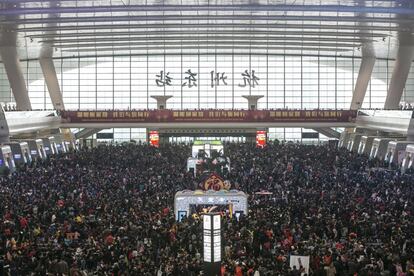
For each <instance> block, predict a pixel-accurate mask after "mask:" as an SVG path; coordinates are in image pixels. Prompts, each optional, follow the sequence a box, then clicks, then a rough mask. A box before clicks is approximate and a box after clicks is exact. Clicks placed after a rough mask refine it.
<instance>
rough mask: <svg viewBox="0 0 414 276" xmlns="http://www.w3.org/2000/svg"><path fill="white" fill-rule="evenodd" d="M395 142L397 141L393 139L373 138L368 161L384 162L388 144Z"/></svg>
mask: <svg viewBox="0 0 414 276" xmlns="http://www.w3.org/2000/svg"><path fill="white" fill-rule="evenodd" d="M396 140H397V139H395V138H375V139H374V141H373V142H372V148H371V152H370V154H369V159H374V158H378V159H380V160H384V157H385V154H386V153H387V148H388V143H389V142H391V141H396Z"/></svg>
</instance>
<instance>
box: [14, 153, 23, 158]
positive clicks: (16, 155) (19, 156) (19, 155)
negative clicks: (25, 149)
mask: <svg viewBox="0 0 414 276" xmlns="http://www.w3.org/2000/svg"><path fill="white" fill-rule="evenodd" d="M21 158H22V155H21V154H15V155H14V159H21Z"/></svg>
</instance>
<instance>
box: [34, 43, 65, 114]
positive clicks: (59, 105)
mask: <svg viewBox="0 0 414 276" xmlns="http://www.w3.org/2000/svg"><path fill="white" fill-rule="evenodd" d="M52 57H53V47H51V46H48V45H44V46H42V49H41V52H40V56H39V63H40V67H41V68H42V72H43V76H44V78H45V82H46V86H47V90H48V91H49V95H50V99H51V101H52V104H53V107H54V108H55V109H56V110H64V109H65V105H64V103H63V97H62V93H61V91H60V86H59V80H58V78H57V75H56V69H55V65H54V63H53V59H52Z"/></svg>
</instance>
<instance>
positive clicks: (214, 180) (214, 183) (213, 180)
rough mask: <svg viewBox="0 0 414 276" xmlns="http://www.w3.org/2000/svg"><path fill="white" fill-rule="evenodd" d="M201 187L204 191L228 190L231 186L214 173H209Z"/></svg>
mask: <svg viewBox="0 0 414 276" xmlns="http://www.w3.org/2000/svg"><path fill="white" fill-rule="evenodd" d="M202 187H203V189H204V190H206V191H207V190H215V191H220V190H230V188H231V184H230V182H229V181H225V180H224V179H223V178H222V177H221V176H219V175H218V174H216V173H211V174H210V175H209V176H208V177H207V178H206V179H205V180H204V181H203V182H202Z"/></svg>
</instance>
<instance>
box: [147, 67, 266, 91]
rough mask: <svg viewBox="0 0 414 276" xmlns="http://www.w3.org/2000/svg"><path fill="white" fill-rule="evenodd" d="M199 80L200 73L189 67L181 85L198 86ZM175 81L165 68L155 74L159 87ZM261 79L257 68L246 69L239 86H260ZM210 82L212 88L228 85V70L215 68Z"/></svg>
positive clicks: (169, 84) (170, 84) (242, 73)
mask: <svg viewBox="0 0 414 276" xmlns="http://www.w3.org/2000/svg"><path fill="white" fill-rule="evenodd" d="M198 80H199V78H198V73H195V72H193V71H192V70H191V69H188V70H187V71H185V72H184V75H183V82H182V83H181V86H182V87H187V88H193V87H197V82H198ZM173 81H175V80H174V78H173V77H172V76H171V75H170V72H164V70H161V71H160V73H159V74H156V75H155V84H156V85H157V86H158V87H166V86H172V85H173ZM177 81H178V80H177ZM259 81H260V78H259V77H258V76H257V74H256V72H255V70H247V69H246V70H244V71H243V72H241V73H240V82H239V83H238V86H239V87H251V88H255V87H256V86H259ZM210 83H211V87H212V88H213V87H216V86H220V85H224V86H227V85H228V84H229V83H228V81H227V76H226V72H215V71H214V70H213V71H211V72H210Z"/></svg>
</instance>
